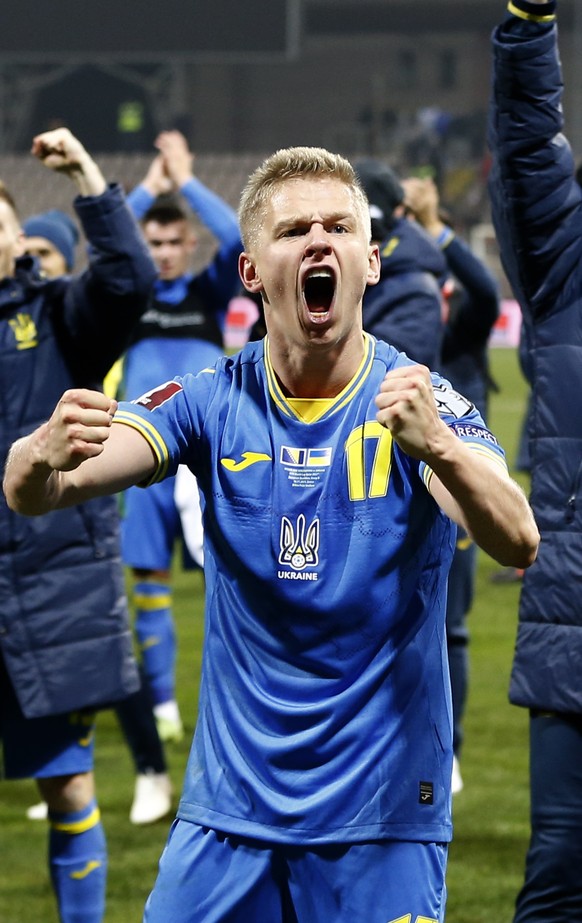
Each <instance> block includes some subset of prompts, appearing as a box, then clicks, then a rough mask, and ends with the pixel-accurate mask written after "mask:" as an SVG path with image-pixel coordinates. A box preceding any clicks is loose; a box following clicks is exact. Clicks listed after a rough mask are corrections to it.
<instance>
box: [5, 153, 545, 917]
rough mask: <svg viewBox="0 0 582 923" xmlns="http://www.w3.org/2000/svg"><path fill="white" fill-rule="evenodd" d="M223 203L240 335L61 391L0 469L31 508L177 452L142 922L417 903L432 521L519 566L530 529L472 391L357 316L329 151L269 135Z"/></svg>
mask: <svg viewBox="0 0 582 923" xmlns="http://www.w3.org/2000/svg"><path fill="white" fill-rule="evenodd" d="M239 217H240V224H241V231H242V236H243V240H244V246H245V250H244V252H243V253H242V254H241V257H240V261H239V267H240V273H241V277H242V280H243V283H244V285H245V287H246V288H247V289H248V290H249V291H250V292H253V293H257V292H259V293H260V294H261V296H262V299H263V303H264V307H265V320H266V324H267V331H268V332H267V336H266V337H265V339H264V340H262V341H259V342H254V343H250V344H248V345H247V346H246V347H245V348H244V349H243V350H242V351H241V352H240V353H239V354H238V355H236V356H233V357H228V358H227V357H225V358H223V359H221V360H220V361H219V362H218V363H216V364H215V365H214V366H213V367H212V368H208V369H205V370H203V371H202V372H200V373H199V374H198V375H195V376H194V375H186V376H184V377H183V378H178V379H174V380H172V381H169V382H165V383H164V384H162V385H160V386H159V387H157V388H154V389H153V390H152V391H150V392H148V393H147V394H145V395H143V396H142V397H141V398H139V399H138V400H137V401H135V402H133V403H131V404H130V403H122V404H120V405H119V406H118V405H117V404H116V402H115V401H110V400H109V399H107V398H105V397H103V395H101V394H98V393H93V392H90V391H88V390H71V391H69V392H66V393H65V394H64V395H63V397H62V399H61V401H60V403H59V405H58V406H57V408H56V409H55V412H54V414H53V416H52V417H51V418H50V420H49V421H48V422H47V423H45V424H43V425H42V426H41V427H39V428H38V429H37V430H36V431H35V432H34V433H32V434H31V435H30V436H28V437H25V438H23V439H21V440H20V441H19V442H18V443H16V444H15V445H14V446H13V447H12V450H11V453H10V459H9V462H8V465H7V468H6V474H5V481H4V489H5V492H6V495H7V498H8V502H9V503H10V504H11V506H13V507H14V508H16V509H17V510H19V511H20V512H21V513H25V514H31V515H36V514H41V513H44V512H45V511H48V510H50V509H52V508H53V507H60V506H66V505H67V504H71V503H75V502H79V501H81V500H83V499H85V498H86V497H89V496H92V495H94V494H103V493H109V492H111V491H118V490H122V489H124V488H126V487H127V486H128V485H129V484H135V483H138V484H141V485H143V486H146V485H147V484H150V483H154V482H156V481H157V480H159V479H160V478H163V477H164V476H166V475H171V474H173V473H174V472H175V470H176V467H177V465H178V463H185V464H187V465H188V466H189V467H190V468H191V470H192V471H193V472H194V474H195V475H196V477H197V478H198V482H199V484H200V487H201V491H202V496H203V505H204V530H205V537H204V543H205V544H204V553H205V569H206V587H207V606H206V626H205V650H204V662H203V672H202V683H201V690H200V713H199V718H198V723H197V727H196V733H195V738H194V742H193V746H192V751H191V755H190V760H189V765H188V769H187V773H186V780H185V784H184V792H183V796H182V800H181V803H180V807H179V811H178V819H177V820H176V822H175V824H174V825H173V827H172V830H171V833H170V837H169V840H168V843H167V846H166V849H165V851H164V853H163V855H162V858H161V862H160V871H159V876H158V879H157V882H156V884H155V886H154V889H153V891H152V894H151V896H150V898H149V899H148V903H147V906H146V911H145V920H146V921H147V923H161V921H172V923H194V921H196V923H200V921H204V923H218V921H222V923H225V921H229V923H238V921H240V923H242V921H245V923H248V921H254V923H264V921H267V920H268V921H269V923H283V921H296V923H329V921H330V920H333V921H334V923H335V921H338V923H342V921H348V920H349V921H350V923H352V921H353V920H365V921H366V923H387V921H389V920H401V919H405V920H411V921H417V923H418V921H421V920H422V921H424V923H431V921H432V923H440V921H442V920H443V919H444V912H445V897H446V890H445V868H446V858H447V843H448V841H449V840H450V837H451V786H450V779H451V763H452V745H451V703H450V688H449V680H448V671H447V661H446V639H445V605H446V580H447V572H448V568H449V564H450V560H451V557H452V553H453V548H454V541H455V525H454V523H455V522H459V523H462V525H463V526H464V527H465V528H467V530H468V531H469V532H470V534H471V535H472V536H473V538H474V539H475V541H476V542H478V543H479V545H481V547H483V548H484V549H485V550H486V551H487V552H488V553H489V554H491V555H493V556H494V557H495V558H496V559H497V560H498V561H500V562H502V563H504V564H515V565H518V566H524V567H525V566H528V565H529V564H531V562H532V561H533V560H534V558H535V556H536V552H537V546H538V532H537V528H536V525H535V522H534V519H533V517H532V514H531V511H530V508H529V506H528V503H527V501H526V499H525V496H524V494H523V492H522V491H521V490H520V488H519V487H518V486H517V485H516V484H515V482H514V481H512V480H511V478H510V477H509V475H508V472H507V468H506V466H505V464H504V460H503V452H502V450H501V449H500V447H499V446H498V444H497V442H496V440H495V438H494V436H493V435H492V434H491V433H490V432H489V430H488V429H486V427H485V425H484V424H483V421H482V419H481V417H480V416H479V414H478V413H477V412H476V411H475V409H474V408H473V406H472V405H471V404H470V403H469V402H468V401H466V400H465V399H464V398H463V397H461V396H460V395H459V394H457V393H456V392H454V391H453V390H452V389H451V388H450V387H449V386H448V384H447V383H446V382H445V381H443V380H442V379H440V378H439V377H438V376H436V375H432V376H431V373H430V372H429V370H428V369H427V368H425V367H424V366H420V365H416V364H414V363H412V362H411V361H410V360H408V359H407V358H406V356H404V355H402V354H400V353H398V352H397V351H396V350H395V349H393V348H392V347H391V346H389V345H388V344H386V343H380V342H378V341H376V340H375V339H374V338H373V337H371V336H369V335H366V334H364V333H363V330H362V296H363V293H364V289H365V287H366V285H367V284H370V283H374V282H375V281H376V280H377V279H378V275H379V254H378V248H377V247H376V246H375V245H374V244H372V243H371V242H370V220H369V211H368V205H367V201H366V198H365V196H364V194H363V192H362V190H361V188H360V186H359V184H358V182H357V179H356V177H355V174H354V171H353V168H352V167H351V165H350V164H349V163H348V162H347V161H346V160H344V159H343V158H341V157H339V156H337V155H333V154H330V153H329V152H327V151H324V150H322V149H319V148H315V149H314V148H291V149H288V150H283V151H279V152H277V153H276V154H274V155H272V157H270V158H268V159H267V160H266V161H265V162H264V163H263V164H262V166H261V167H259V168H258V170H257V171H256V172H255V173H254V174H253V175H252V176H251V177H250V179H249V181H248V184H247V186H246V188H245V190H244V191H243V195H242V199H241V205H240V211H239Z"/></svg>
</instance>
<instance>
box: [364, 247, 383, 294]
mask: <svg viewBox="0 0 582 923" xmlns="http://www.w3.org/2000/svg"><path fill="white" fill-rule="evenodd" d="M366 281H367V283H368V285H376V283H377V282H379V281H380V249H379V247H378V245H377V244H370V249H369V251H368V278H367V280H366Z"/></svg>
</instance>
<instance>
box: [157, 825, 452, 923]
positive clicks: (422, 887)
mask: <svg viewBox="0 0 582 923" xmlns="http://www.w3.org/2000/svg"><path fill="white" fill-rule="evenodd" d="M446 864H447V844H446V843H412V842H406V841H397V840H382V841H373V842H367V843H344V844H329V845H325V846H312V847H310V848H306V847H299V846H290V845H288V844H273V843H265V842H264V841H261V840H252V839H247V838H244V837H237V836H231V835H227V834H223V833H218V832H217V831H214V830H209V829H208V828H207V827H199V826H198V825H197V824H192V823H190V822H189V821H184V820H180V819H178V820H176V821H174V824H173V825H172V829H171V831H170V836H169V838H168V842H167V844H166V848H165V849H164V852H163V853H162V857H161V859H160V867H159V873H158V878H157V881H156V883H155V886H154V889H153V891H152V893H151V895H150V897H149V899H148V901H147V904H146V909H145V915H144V923H267V921H268V923H332V921H333V923H404V921H405V923H443V921H444V914H445V902H446V888H445V872H446Z"/></svg>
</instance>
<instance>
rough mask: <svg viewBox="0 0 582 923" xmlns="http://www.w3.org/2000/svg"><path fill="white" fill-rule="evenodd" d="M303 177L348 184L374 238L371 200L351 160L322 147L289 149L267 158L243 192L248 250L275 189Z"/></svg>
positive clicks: (243, 230)
mask: <svg viewBox="0 0 582 923" xmlns="http://www.w3.org/2000/svg"><path fill="white" fill-rule="evenodd" d="M300 177H331V178H334V179H338V180H340V181H341V182H342V183H345V185H346V186H348V187H349V189H350V191H351V193H352V196H353V199H354V203H355V205H356V208H357V209H358V211H359V212H360V215H361V218H362V221H363V224H364V228H366V230H367V232H368V236H371V229H370V210H369V206H368V200H367V198H366V194H365V192H364V191H363V189H362V187H361V185H360V182H359V180H358V177H357V174H356V171H355V170H354V168H353V167H352V165H351V163H350V162H349V160H346V159H345V157H342V156H341V155H340V154H332V153H331V152H330V151H326V150H325V149H324V148H322V147H288V148H283V149H281V150H279V151H276V152H275V153H274V154H271V156H270V157H267V159H266V160H264V161H263V163H262V164H261V165H260V166H259V167H257V169H256V170H255V171H254V173H251V175H250V176H249V178H248V180H247V183H246V185H245V187H244V189H243V191H242V195H241V198H240V205H239V210H238V219H239V225H240V231H241V237H242V240H243V245H244V247H245V249H248V248H249V247H250V246H252V244H253V243H254V242H255V240H256V237H257V234H258V232H259V228H260V226H261V220H262V216H263V214H264V211H265V207H266V205H267V203H268V202H269V200H270V198H271V195H272V193H273V190H274V189H275V188H276V187H277V186H278V185H280V184H281V183H284V182H285V181H286V180H289V179H297V178H300Z"/></svg>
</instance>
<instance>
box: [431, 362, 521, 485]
mask: <svg viewBox="0 0 582 923" xmlns="http://www.w3.org/2000/svg"><path fill="white" fill-rule="evenodd" d="M431 377H432V386H433V393H434V397H435V401H436V405H437V409H438V412H439V416H440V417H441V419H442V420H444V421H445V423H446V424H447V426H449V427H450V428H451V429H452V430H453V432H454V433H455V435H456V436H458V438H459V439H461V440H462V441H463V442H464V443H465V444H466V445H467V446H468V447H469V448H470V449H471V451H472V452H477V453H479V454H480V455H485V456H486V457H487V458H489V459H491V461H494V462H496V463H497V464H498V465H500V466H501V467H502V468H503V469H504V470H507V463H506V461H505V452H504V450H503V449H502V447H501V446H500V445H499V443H498V441H497V439H496V438H495V436H494V435H493V433H492V432H491V430H490V429H488V428H487V426H486V425H485V422H484V420H483V417H482V416H481V414H480V413H479V411H478V410H477V408H476V407H475V405H474V404H472V403H471V401H469V400H467V398H466V397H463V395H462V394H459V392H458V391H455V390H454V388H453V387H452V386H451V385H450V383H449V382H448V381H446V379H444V378H440V376H438V375H432V376H431ZM419 473H420V476H421V478H422V480H423V481H424V483H425V485H426V487H427V488H428V486H429V484H430V479H431V478H432V475H433V471H432V468H430V467H429V466H428V465H427V464H426V462H420V465H419Z"/></svg>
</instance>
